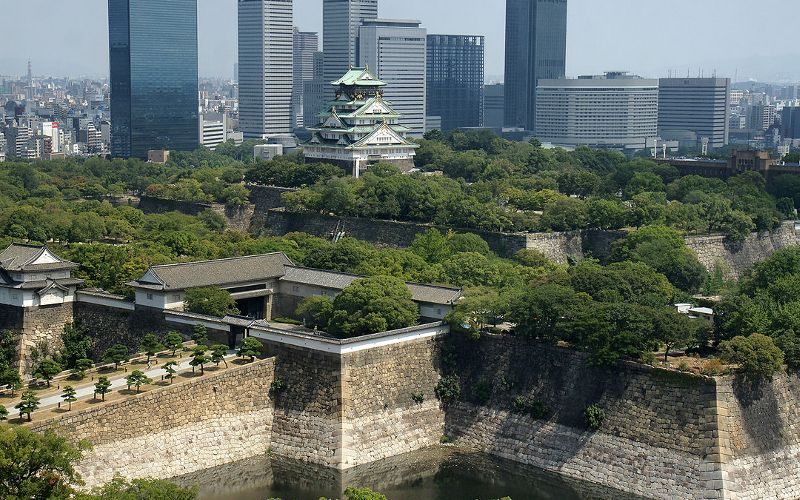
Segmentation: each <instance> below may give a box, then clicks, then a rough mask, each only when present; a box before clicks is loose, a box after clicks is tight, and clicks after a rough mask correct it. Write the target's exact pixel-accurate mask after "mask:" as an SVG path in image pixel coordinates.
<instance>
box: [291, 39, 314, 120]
mask: <svg viewBox="0 0 800 500" xmlns="http://www.w3.org/2000/svg"><path fill="white" fill-rule="evenodd" d="M317 53H319V35H318V34H317V33H315V32H310V31H300V30H299V29H297V28H295V29H294V84H293V86H292V113H293V116H294V120H295V121H294V123H293V126H294V127H296V128H300V127H302V126H303V114H304V112H303V100H304V99H303V84H304V83H305V82H307V81H311V80H313V79H314V55H315V54H317ZM320 111H321V110H320Z"/></svg>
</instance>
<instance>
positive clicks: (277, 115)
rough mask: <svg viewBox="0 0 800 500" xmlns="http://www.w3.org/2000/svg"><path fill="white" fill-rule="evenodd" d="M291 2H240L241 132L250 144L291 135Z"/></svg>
mask: <svg viewBox="0 0 800 500" xmlns="http://www.w3.org/2000/svg"><path fill="white" fill-rule="evenodd" d="M293 38H294V26H293V24H292V0H239V129H240V130H241V131H242V132H243V133H244V137H245V138H246V139H263V138H266V137H269V136H274V135H281V134H291V133H292V130H293V128H294V127H293V122H294V121H293V119H292V118H293V117H292V88H293V85H294V79H293V77H292V73H293V70H294V68H293V65H292V62H293V54H292V45H293V42H294V40H293Z"/></svg>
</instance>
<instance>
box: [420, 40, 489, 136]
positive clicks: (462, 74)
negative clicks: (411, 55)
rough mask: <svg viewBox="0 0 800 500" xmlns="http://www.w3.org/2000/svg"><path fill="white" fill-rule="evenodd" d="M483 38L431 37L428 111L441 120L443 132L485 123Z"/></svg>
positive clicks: (428, 69)
mask: <svg viewBox="0 0 800 500" xmlns="http://www.w3.org/2000/svg"><path fill="white" fill-rule="evenodd" d="M484 46H485V39H484V37H482V36H470V35H428V63H427V64H428V67H427V86H428V88H427V91H426V92H427V105H426V107H427V110H426V112H427V113H428V115H434V116H441V117H442V125H441V126H442V130H453V129H456V128H460V127H478V126H480V125H481V123H482V122H483V119H482V114H483V107H482V94H483V78H484Z"/></svg>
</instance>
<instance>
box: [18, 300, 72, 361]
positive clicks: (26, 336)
mask: <svg viewBox="0 0 800 500" xmlns="http://www.w3.org/2000/svg"><path fill="white" fill-rule="evenodd" d="M73 313H74V303H72V302H69V303H65V304H59V305H53V306H42V307H33V308H28V309H25V314H24V316H23V322H22V336H21V338H20V345H19V348H18V352H19V367H20V371H21V372H22V375H23V376H30V375H31V374H32V373H33V370H35V369H36V367H35V366H34V365H35V362H34V356H33V352H34V350H36V351H38V353H39V355H40V357H44V356H46V355H53V354H58V353H60V352H61V351H62V350H63V349H64V342H63V341H62V340H61V337H62V336H63V334H64V326H65V325H67V324H69V323H72V321H73Z"/></svg>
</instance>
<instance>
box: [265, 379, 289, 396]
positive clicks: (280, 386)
mask: <svg viewBox="0 0 800 500" xmlns="http://www.w3.org/2000/svg"><path fill="white" fill-rule="evenodd" d="M286 389H287V386H286V382H284V381H283V379H280V378H277V377H276V378H275V380H273V381H272V383H271V384H270V385H269V391H270V392H271V393H272V394H281V393H282V392H285V391H286Z"/></svg>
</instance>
